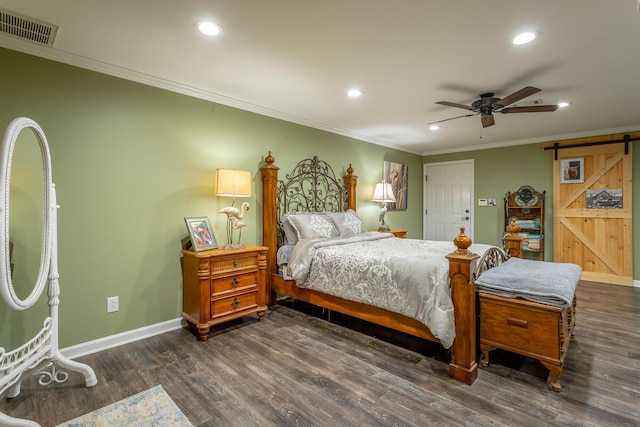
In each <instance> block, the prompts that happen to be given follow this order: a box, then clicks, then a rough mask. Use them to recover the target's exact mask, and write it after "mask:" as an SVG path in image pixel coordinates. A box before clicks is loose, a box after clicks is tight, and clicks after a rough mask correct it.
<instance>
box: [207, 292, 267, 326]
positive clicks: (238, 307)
mask: <svg viewBox="0 0 640 427" xmlns="http://www.w3.org/2000/svg"><path fill="white" fill-rule="evenodd" d="M257 306H258V292H257V289H256V292H247V293H244V294H240V295H234V296H230V297H227V298H222V299H218V300H213V301H211V318H212V319H213V318H215V317H219V316H224V315H227V314H231V313H236V312H240V311H243V310H247V309H250V308H254V307H257Z"/></svg>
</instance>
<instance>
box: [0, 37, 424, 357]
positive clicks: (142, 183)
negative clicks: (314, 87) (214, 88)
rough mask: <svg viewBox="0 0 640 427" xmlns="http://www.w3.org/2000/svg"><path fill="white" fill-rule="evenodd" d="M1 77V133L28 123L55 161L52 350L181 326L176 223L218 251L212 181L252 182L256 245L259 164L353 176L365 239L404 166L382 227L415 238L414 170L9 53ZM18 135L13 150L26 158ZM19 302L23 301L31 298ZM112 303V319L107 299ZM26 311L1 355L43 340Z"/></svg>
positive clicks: (357, 148) (219, 201) (5, 327)
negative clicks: (191, 222)
mask: <svg viewBox="0 0 640 427" xmlns="http://www.w3.org/2000/svg"><path fill="white" fill-rule="evenodd" d="M0 64H2V67H0V97H1V98H2V102H1V103H0V127H1V128H2V130H3V131H4V129H5V128H6V126H7V125H8V124H9V122H10V121H11V120H13V119H14V118H16V117H20V116H25V117H29V118H32V119H33V120H35V121H36V122H37V123H38V124H39V125H40V126H41V127H42V128H43V130H44V132H45V134H46V136H47V139H48V141H49V146H50V149H51V157H52V169H53V181H54V183H55V184H56V188H57V196H58V204H59V205H60V209H59V210H58V234H59V238H58V240H59V241H58V248H59V255H58V258H59V263H58V264H59V271H60V285H61V291H62V294H61V304H60V345H61V347H67V346H71V345H74V344H79V343H82V342H86V341H90V340H94V339H98V338H101V337H105V336H109V335H113V334H116V333H120V332H124V331H128V330H131V329H135V328H139V327H143V326H146V325H152V324H155V323H159V322H162V321H166V320H170V319H176V318H178V317H180V314H181V311H182V275H181V268H180V257H181V253H180V249H181V247H180V241H181V239H183V238H184V237H186V236H187V229H186V226H185V224H184V217H186V216H200V215H207V216H209V218H210V220H211V223H212V226H213V228H214V232H215V236H216V238H217V240H218V242H219V243H224V239H225V234H226V233H225V224H226V223H225V218H226V217H225V216H224V215H223V214H218V213H217V212H218V210H220V209H221V208H223V207H225V206H228V205H229V204H230V203H231V200H230V199H229V198H218V197H215V196H214V195H213V176H214V171H215V169H216V168H219V167H225V168H238V169H246V170H250V171H252V173H253V174H254V177H255V178H254V196H253V197H251V198H249V199H247V200H248V201H249V202H250V203H251V209H250V210H249V211H248V212H247V213H246V214H245V222H247V224H248V226H247V227H246V228H245V229H243V233H242V240H243V242H245V243H253V244H260V243H262V242H261V238H262V227H261V220H262V219H261V203H260V196H261V180H260V178H259V167H260V165H261V162H262V160H263V158H264V156H265V155H266V154H267V151H268V150H271V151H272V153H273V156H274V157H275V158H276V165H277V166H279V167H280V168H281V171H283V173H284V172H286V171H288V170H289V169H291V168H292V167H293V166H294V165H295V164H296V163H297V162H298V161H299V160H301V159H303V158H309V157H313V156H314V155H317V156H318V157H319V158H321V159H323V160H326V161H327V162H329V163H330V164H331V165H333V167H334V168H336V169H335V172H336V174H337V175H342V174H343V173H344V171H345V170H346V168H347V167H348V166H349V163H352V164H353V168H354V169H355V174H356V175H358V176H359V181H358V206H359V207H358V213H359V214H360V216H361V217H362V219H363V221H364V222H365V225H366V226H367V227H369V228H371V229H374V228H377V226H378V212H379V209H380V206H379V204H377V203H374V202H371V201H370V200H369V199H370V198H371V196H372V194H373V188H374V186H375V183H376V182H378V181H380V179H381V178H382V163H383V161H385V160H388V161H392V162H396V163H403V164H406V165H408V167H409V175H410V177H409V179H410V183H409V209H408V210H406V211H395V212H389V213H388V214H387V217H386V219H387V222H388V223H389V225H390V226H391V227H394V228H400V227H402V228H407V229H408V230H409V237H416V238H419V237H420V236H421V235H422V215H421V212H422V179H421V177H422V158H421V156H417V155H414V154H409V153H406V152H403V151H398V150H393V149H389V148H386V147H381V146H377V145H373V144H369V143H365V142H362V141H358V140H354V139H351V138H348V137H344V136H340V135H335V134H332V133H328V132H324V131H320V130H317V129H312V128H308V127H305V126H300V125H296V124H293V123H289V122H285V121H282V120H277V119H273V118H269V117H265V116H261V115H258V114H253V113H249V112H246V111H242V110H238V109H234V108H231V107H227V106H223V105H219V104H215V103H212V102H208V101H204V100H200V99H195V98H192V97H188V96H184V95H180V94H177V93H173V92H169V91H166V90H162V89H157V88H153V87H149V86H146V85H143V84H138V83H133V82H130V81H127V80H123V79H118V78H114V77H110V76H106V75H103V74H100V73H95V72H91V71H87V70H84V69H80V68H76V67H72V66H68V65H64V64H60V63H57V62H52V61H48V60H44V59H41V58H37V57H34V56H29V55H24V54H21V53H17V52H13V51H10V50H5V49H0ZM23 134H24V132H23ZM23 134H21V135H20V140H19V141H18V145H17V148H16V149H18V148H20V146H21V144H27V145H28V142H23V140H24V139H27V138H28V137H27V136H24V137H23ZM14 173H15V172H14ZM36 198H37V196H36ZM34 203H35V202H34ZM12 209H13V208H12ZM11 220H12V224H13V221H14V220H19V218H18V217H17V216H12V218H11ZM36 245H38V250H39V241H37V242H36ZM32 252H33V251H32ZM35 252H36V253H37V250H36V251H35ZM19 268H21V267H19ZM22 288H24V289H26V290H25V291H21V292H24V293H25V294H26V293H29V292H30V284H29V285H28V286H22ZM116 295H117V296H119V299H120V310H119V311H118V312H117V313H112V314H107V313H106V299H107V297H110V296H116ZM34 310H35V312H36V314H33V312H32V310H27V311H26V312H18V313H13V312H11V313H10V312H9V311H8V310H7V308H6V307H5V306H4V305H3V304H0V324H2V330H1V331H0V347H4V348H5V349H7V350H9V349H13V348H15V346H17V345H20V344H22V343H23V342H24V341H25V340H26V339H30V338H31V337H32V336H33V335H34V334H35V333H36V332H37V331H38V330H39V329H40V327H41V325H42V320H43V317H44V315H45V313H46V301H45V298H41V300H40V303H39V304H38V307H37V308H35V309H34Z"/></svg>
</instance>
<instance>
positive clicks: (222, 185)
mask: <svg viewBox="0 0 640 427" xmlns="http://www.w3.org/2000/svg"><path fill="white" fill-rule="evenodd" d="M215 194H216V196H227V197H233V200H232V202H231V206H229V207H226V208H224V209H221V210H220V211H219V212H218V213H223V214H225V215H227V244H226V245H225V246H223V247H222V249H238V248H244V247H245V245H243V244H241V243H240V239H241V238H242V228H243V227H246V225H247V224H246V223H245V222H244V221H243V220H242V219H243V218H244V213H245V212H246V211H248V210H249V203H248V202H244V203H243V204H242V206H241V207H240V209H238V208H236V207H234V206H233V204H234V203H235V201H236V197H251V172H249V171H243V170H238V169H216V180H215ZM233 230H240V231H239V232H238V241H237V242H236V243H234V242H233Z"/></svg>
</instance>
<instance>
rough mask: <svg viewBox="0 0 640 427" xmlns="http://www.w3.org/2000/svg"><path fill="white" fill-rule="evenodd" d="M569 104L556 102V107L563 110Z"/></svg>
mask: <svg viewBox="0 0 640 427" xmlns="http://www.w3.org/2000/svg"><path fill="white" fill-rule="evenodd" d="M568 106H569V103H568V102H558V107H559V108H564V107H568Z"/></svg>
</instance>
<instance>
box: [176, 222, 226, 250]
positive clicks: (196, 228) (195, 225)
mask: <svg viewBox="0 0 640 427" xmlns="http://www.w3.org/2000/svg"><path fill="white" fill-rule="evenodd" d="M184 222H185V223H186V224H187V229H188V230H189V237H190V238H191V249H192V250H194V251H204V250H207V249H215V248H217V247H218V243H217V242H216V238H215V236H214V235H213V231H212V230H211V223H210V222H209V217H206V216H197V217H185V219H184Z"/></svg>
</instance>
